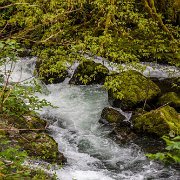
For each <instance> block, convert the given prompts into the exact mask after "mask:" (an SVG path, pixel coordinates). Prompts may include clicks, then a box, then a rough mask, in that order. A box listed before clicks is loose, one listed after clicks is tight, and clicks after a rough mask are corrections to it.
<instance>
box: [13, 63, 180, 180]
mask: <svg viewBox="0 0 180 180" xmlns="http://www.w3.org/2000/svg"><path fill="white" fill-rule="evenodd" d="M24 62H25V61H24ZM24 62H23V65H22V63H21V62H20V63H19V65H18V69H21V68H20V67H23V69H22V72H20V71H19V70H18V69H17V70H16V72H14V74H13V76H12V78H13V80H14V81H15V79H17V78H18V76H19V73H21V74H22V77H23V78H24V79H26V78H28V77H30V76H31V74H32V70H31V66H33V60H31V61H30V60H28V61H27V60H26V65H27V66H25V63H24ZM65 82H66V81H65ZM46 88H47V90H48V91H49V92H50V93H49V94H48V95H43V94H38V96H39V98H45V99H46V100H48V101H50V102H51V103H52V104H53V105H55V106H58V108H55V109H53V108H44V109H43V110H42V111H41V112H40V114H41V116H42V117H44V118H46V119H47V120H49V122H50V126H49V130H50V134H51V135H52V137H53V138H54V139H55V140H56V142H57V143H58V145H59V151H60V152H62V153H63V154H64V155H65V157H66V158H67V164H66V165H64V166H63V167H62V168H59V169H56V170H54V171H55V172H56V174H57V177H58V178H59V179H60V180H130V179H131V180H144V179H146V180H150V179H157V180H171V179H172V180H177V179H179V177H180V174H179V173H178V171H177V170H175V169H173V168H170V167H168V168H167V167H164V166H163V165H161V164H158V163H155V162H153V161H149V160H148V159H147V158H146V157H145V155H144V153H143V151H142V150H141V149H140V147H138V146H137V145H135V144H133V143H131V144H129V145H126V146H125V145H124V146H123V145H118V144H116V143H115V142H114V141H113V140H112V139H110V138H109V137H108V133H109V132H110V129H108V128H107V127H104V126H103V125H101V124H99V123H98V120H99V118H100V114H101V111H102V109H103V108H104V107H105V106H109V104H108V97H107V92H106V91H105V90H103V89H102V87H101V86H97V85H93V86H72V85H68V84H67V83H60V84H52V85H48V86H46Z"/></svg>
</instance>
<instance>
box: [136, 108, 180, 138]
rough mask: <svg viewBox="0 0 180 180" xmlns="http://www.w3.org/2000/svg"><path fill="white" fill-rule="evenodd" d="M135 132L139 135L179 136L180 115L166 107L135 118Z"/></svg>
mask: <svg viewBox="0 0 180 180" xmlns="http://www.w3.org/2000/svg"><path fill="white" fill-rule="evenodd" d="M133 126H134V129H135V131H137V132H139V133H147V134H154V135H156V136H160V137H161V136H163V135H167V134H169V133H170V132H173V133H174V134H179V130H180V115H179V114H178V113H177V112H176V111H175V109H174V108H172V107H170V106H168V105H167V106H164V107H161V108H158V109H156V110H152V111H150V112H147V113H145V114H142V115H140V116H137V117H134V118H133Z"/></svg>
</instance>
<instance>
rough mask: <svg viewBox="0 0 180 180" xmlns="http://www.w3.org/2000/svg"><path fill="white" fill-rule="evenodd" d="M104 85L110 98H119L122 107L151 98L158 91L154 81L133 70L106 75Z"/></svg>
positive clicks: (130, 106) (131, 105)
mask: <svg viewBox="0 0 180 180" xmlns="http://www.w3.org/2000/svg"><path fill="white" fill-rule="evenodd" d="M105 86H106V87H107V88H108V89H109V92H110V93H109V96H110V98H114V99H119V100H120V101H119V104H120V107H121V108H122V109H126V108H127V109H128V108H132V107H134V106H136V105H137V104H139V103H142V102H145V101H146V100H147V101H149V100H152V99H153V98H154V97H156V96H157V95H158V94H159V93H160V89H159V87H158V86H157V85H156V84H155V83H154V82H152V81H151V80H150V79H148V78H146V77H145V76H143V75H142V74H141V73H139V72H137V71H134V70H130V71H126V72H123V73H121V74H118V75H115V76H110V77H107V79H106V83H105Z"/></svg>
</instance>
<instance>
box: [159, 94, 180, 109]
mask: <svg viewBox="0 0 180 180" xmlns="http://www.w3.org/2000/svg"><path fill="white" fill-rule="evenodd" d="M167 103H168V104H169V105H170V106H172V107H174V108H175V109H177V110H179V109H180V97H179V96H178V95H177V94H176V93H175V92H168V93H166V94H164V95H163V96H161V97H160V98H159V101H158V105H164V104H167Z"/></svg>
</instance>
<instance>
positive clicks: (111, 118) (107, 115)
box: [99, 107, 126, 124]
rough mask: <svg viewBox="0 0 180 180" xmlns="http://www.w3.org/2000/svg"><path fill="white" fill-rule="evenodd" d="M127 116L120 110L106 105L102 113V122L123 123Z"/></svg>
mask: <svg viewBox="0 0 180 180" xmlns="http://www.w3.org/2000/svg"><path fill="white" fill-rule="evenodd" d="M125 119H126V117H125V116H124V115H122V114H121V113H120V112H119V111H118V110H116V109H114V108H110V107H105V108H104V109H103V110H102V113H101V119H100V120H99V121H100V122H102V123H103V122H107V123H116V124H117V123H121V122H122V121H123V120H125Z"/></svg>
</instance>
